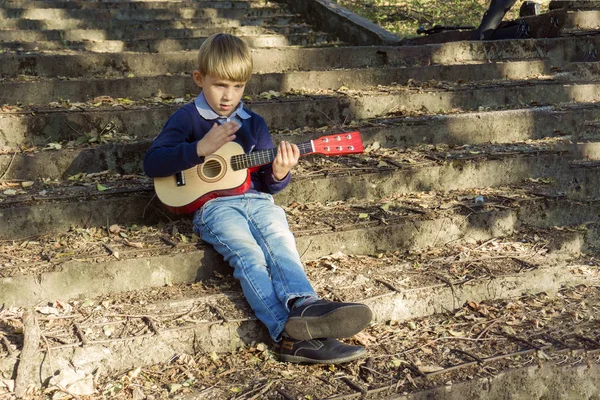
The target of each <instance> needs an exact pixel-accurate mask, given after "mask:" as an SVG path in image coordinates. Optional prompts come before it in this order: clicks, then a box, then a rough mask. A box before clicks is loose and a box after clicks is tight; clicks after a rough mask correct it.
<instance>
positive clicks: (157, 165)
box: [144, 103, 291, 194]
mask: <svg viewBox="0 0 600 400" xmlns="http://www.w3.org/2000/svg"><path fill="white" fill-rule="evenodd" d="M244 111H246V112H247V113H248V114H249V115H250V118H248V119H244V120H243V123H242V126H241V127H240V129H239V130H238V131H237V132H236V133H235V135H236V138H235V140H234V141H235V142H236V143H238V144H240V145H241V146H242V148H243V149H244V152H245V153H249V152H251V151H253V150H267V149H271V148H273V140H272V139H271V134H270V133H269V129H268V128H267V124H266V123H265V120H264V119H263V118H262V117H261V116H260V115H258V114H256V113H254V112H252V111H250V110H248V109H246V108H244ZM213 123H214V121H209V120H206V119H204V118H203V117H201V116H200V114H199V113H198V110H197V109H196V106H195V104H194V103H189V104H186V105H185V106H183V107H181V108H180V109H179V110H177V111H176V112H175V113H174V114H173V115H172V116H171V117H170V118H169V120H168V121H167V123H166V124H165V126H164V127H163V129H162V131H161V132H160V134H159V135H158V136H157V137H156V139H155V140H154V142H153V143H152V146H151V147H150V149H149V150H148V152H146V156H145V157H144V171H145V172H146V175H148V176H149V177H151V178H154V177H164V176H170V175H174V174H176V173H177V172H180V171H183V170H185V169H188V168H192V167H194V166H196V165H198V164H201V163H203V162H204V157H199V156H198V154H197V153H196V144H197V143H198V141H199V140H200V139H202V138H203V137H204V135H205V134H206V133H207V132H208V131H209V130H210V129H211V128H212V126H213ZM251 178H252V184H251V186H250V189H249V190H248V191H249V192H265V193H271V194H275V193H277V192H279V191H281V190H282V189H283V188H285V187H286V186H287V185H288V183H289V182H290V179H291V173H290V174H288V175H287V176H286V177H285V178H284V179H283V180H282V181H277V180H275V178H274V177H273V169H272V166H271V164H267V165H263V166H262V167H260V168H259V169H258V171H254V172H252V174H251Z"/></svg>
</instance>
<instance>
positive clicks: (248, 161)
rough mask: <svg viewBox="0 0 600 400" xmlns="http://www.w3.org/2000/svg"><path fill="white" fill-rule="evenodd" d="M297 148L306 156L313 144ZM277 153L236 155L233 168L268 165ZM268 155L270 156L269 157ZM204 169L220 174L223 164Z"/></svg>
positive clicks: (260, 152)
mask: <svg viewBox="0 0 600 400" xmlns="http://www.w3.org/2000/svg"><path fill="white" fill-rule="evenodd" d="M297 146H298V148H299V150H300V154H305V153H307V152H309V151H312V143H311V142H304V143H300V144H298V145H297ZM276 152H277V148H271V149H266V150H261V151H258V152H256V153H249V154H245V153H244V154H236V155H234V156H232V157H231V166H232V167H233V169H234V170H240V169H245V168H249V167H250V165H252V164H255V162H256V161H257V162H258V164H259V165H260V164H266V163H268V162H270V161H272V160H273V159H274V158H275V156H276ZM267 155H268V157H267ZM263 156H264V157H265V158H264V160H263ZM203 169H204V170H205V171H207V172H209V173H211V174H214V173H215V172H218V171H220V170H221V164H218V165H214V164H212V165H209V166H205V167H204V168H203ZM182 172H183V171H182Z"/></svg>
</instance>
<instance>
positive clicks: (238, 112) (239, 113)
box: [194, 92, 250, 120]
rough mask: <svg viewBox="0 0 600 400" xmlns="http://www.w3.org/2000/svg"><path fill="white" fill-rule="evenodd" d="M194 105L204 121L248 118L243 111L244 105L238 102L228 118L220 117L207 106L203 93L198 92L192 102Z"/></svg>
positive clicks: (248, 115)
mask: <svg viewBox="0 0 600 400" xmlns="http://www.w3.org/2000/svg"><path fill="white" fill-rule="evenodd" d="M194 104H195V105H196V109H197V110H198V112H199V113H200V116H202V118H204V119H206V120H214V119H228V120H229V119H232V118H234V117H238V118H241V119H248V118H250V114H248V113H247V112H246V111H245V110H244V103H243V102H242V101H241V100H240V104H238V106H237V107H236V109H235V110H234V111H233V112H232V113H231V115H229V117H224V116H222V115H219V114H217V113H216V112H214V110H213V109H212V108H211V107H210V106H209V105H208V102H207V101H206V97H204V92H200V94H199V95H198V97H196V100H195V101H194Z"/></svg>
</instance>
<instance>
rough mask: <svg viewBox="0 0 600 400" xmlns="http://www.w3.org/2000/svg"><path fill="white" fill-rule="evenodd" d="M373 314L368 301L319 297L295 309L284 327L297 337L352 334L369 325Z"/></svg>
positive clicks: (288, 332) (304, 338)
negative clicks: (354, 301)
mask: <svg viewBox="0 0 600 400" xmlns="http://www.w3.org/2000/svg"><path fill="white" fill-rule="evenodd" d="M371 318H373V313H372V312H371V309H370V308H369V307H368V306H367V305H365V304H358V303H336V302H332V301H329V300H317V301H315V302H312V303H309V304H306V305H303V306H300V307H298V308H295V309H294V310H292V312H291V313H290V315H289V317H288V320H287V322H286V323H285V326H284V330H285V333H286V334H287V335H288V336H289V337H290V338H292V339H295V340H311V339H314V338H349V337H352V336H354V335H356V334H357V333H358V332H360V331H362V330H363V329H365V328H366V327H367V326H368V325H369V323H370V322H371Z"/></svg>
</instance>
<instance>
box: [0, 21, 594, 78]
mask: <svg viewBox="0 0 600 400" xmlns="http://www.w3.org/2000/svg"><path fill="white" fill-rule="evenodd" d="M232 29H233V30H232V31H231V33H234V34H238V35H241V36H259V35H260V34H262V33H263V32H264V29H263V28H260V27H240V28H232ZM271 29H273V30H274V32H277V33H278V34H281V35H288V36H290V35H291V34H292V33H293V32H294V31H296V32H300V33H310V32H311V29H310V27H308V26H306V25H299V26H293V25H292V26H291V27H278V28H277V29H274V28H273V27H272V28H271ZM213 30H214V32H213ZM217 30H219V29H217V28H215V29H211V30H206V34H209V33H215V32H216V31H217ZM271 36H272V35H271ZM52 43H53V42H46V43H45V44H44V43H31V46H32V48H31V49H33V48H35V47H38V50H37V51H35V52H31V53H27V54H22V53H15V52H6V53H4V54H2V55H1V57H2V61H3V62H2V64H1V65H0V74H1V75H2V76H4V77H11V76H17V75H33V76H48V77H50V76H69V77H80V76H85V77H89V76H97V75H106V74H110V73H122V74H125V75H127V74H134V75H136V76H154V75H161V74H165V73H166V72H169V73H171V74H174V73H189V72H190V71H193V69H194V68H195V67H196V65H195V64H196V60H195V59H196V51H195V50H194V51H178V52H175V51H169V52H164V53H162V54H161V55H160V57H159V56H157V55H155V54H148V53H116V54H113V53H111V54H97V53H89V52H80V51H74V49H73V48H72V47H71V49H70V50H61V49H60V48H62V43H55V44H54V45H53V44H52ZM9 45H11V44H9V43H5V44H4V46H5V47H6V46H9ZM12 45H14V46H23V45H24V44H23V43H13V44H12ZM43 45H48V46H50V45H53V46H54V47H55V49H56V50H53V51H44V50H43V49H42V48H43ZM110 45H111V44H110V43H108V44H106V47H107V48H108V47H109V46H110ZM86 46H105V44H103V42H98V43H87V44H86ZM599 46H600V36H585V37H578V38H555V39H535V40H531V41H529V40H527V41H489V42H452V43H445V44H438V45H430V46H397V47H390V46H373V47H349V46H340V47H323V48H318V49H314V48H303V47H300V48H290V47H283V48H277V49H268V50H263V49H254V50H253V52H252V53H253V61H254V66H255V69H256V71H258V72H261V73H270V72H280V71H282V70H291V71H297V70H327V69H341V68H345V69H348V68H366V67H372V68H375V67H418V66H427V65H456V64H467V63H469V64H470V63H481V62H490V61H496V62H500V61H509V60H522V61H524V60H532V61H535V60H546V61H547V62H548V63H549V64H550V65H552V66H561V65H564V64H565V63H566V62H578V61H586V60H588V61H589V57H590V55H591V54H593V52H594V49H596V48H597V47H599ZM58 66H60V68H58Z"/></svg>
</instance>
